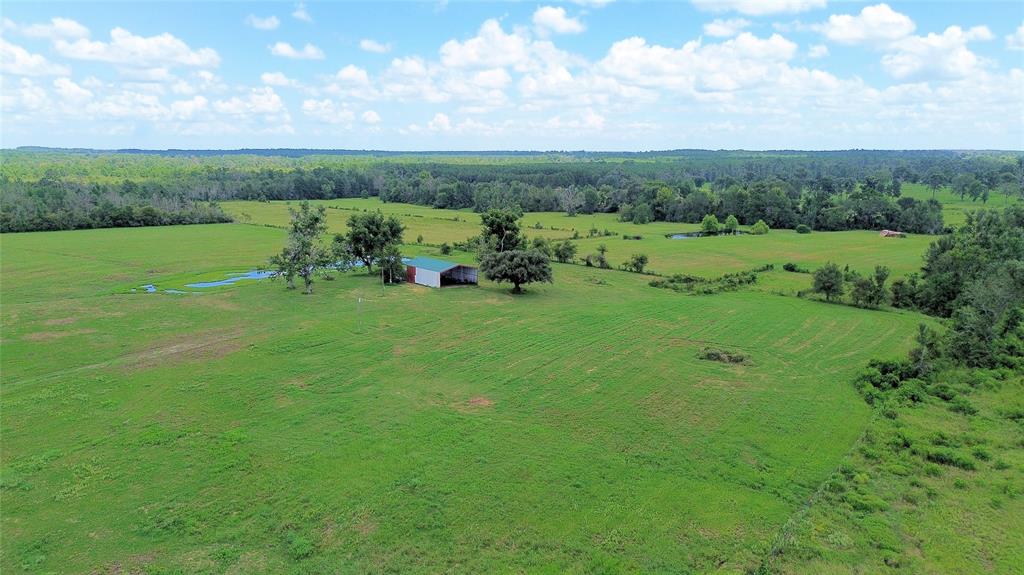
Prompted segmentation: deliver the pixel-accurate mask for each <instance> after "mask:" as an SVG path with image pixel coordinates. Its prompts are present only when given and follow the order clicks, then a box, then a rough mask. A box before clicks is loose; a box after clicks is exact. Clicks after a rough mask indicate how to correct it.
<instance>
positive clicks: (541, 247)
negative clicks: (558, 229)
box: [530, 237, 552, 258]
mask: <svg viewBox="0 0 1024 575" xmlns="http://www.w3.org/2000/svg"><path fill="white" fill-rule="evenodd" d="M530 248H531V249H534V250H537V251H538V252H540V253H542V254H544V255H545V256H547V257H549V258H550V257H551V252H552V248H551V242H550V241H548V239H547V238H541V237H536V238H533V241H531V242H530Z"/></svg>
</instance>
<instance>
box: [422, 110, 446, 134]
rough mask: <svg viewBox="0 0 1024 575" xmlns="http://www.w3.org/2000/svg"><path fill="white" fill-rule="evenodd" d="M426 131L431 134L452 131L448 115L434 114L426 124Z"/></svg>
mask: <svg viewBox="0 0 1024 575" xmlns="http://www.w3.org/2000/svg"><path fill="white" fill-rule="evenodd" d="M427 129H428V130H430V131H432V132H448V131H451V129H452V121H451V119H450V118H448V114H442V113H441V112H438V113H436V114H434V118H433V119H432V120H430V121H429V122H427Z"/></svg>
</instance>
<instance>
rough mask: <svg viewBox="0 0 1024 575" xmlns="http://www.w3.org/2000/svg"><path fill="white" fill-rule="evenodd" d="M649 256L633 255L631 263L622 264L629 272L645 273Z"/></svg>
mask: <svg viewBox="0 0 1024 575" xmlns="http://www.w3.org/2000/svg"><path fill="white" fill-rule="evenodd" d="M647 262H648V259H647V256H646V255H645V254H633V256H632V257H631V258H629V261H628V262H626V263H624V264H622V267H624V268H626V269H627V270H628V271H631V272H636V273H638V274H642V273H644V268H645V267H646V266H647Z"/></svg>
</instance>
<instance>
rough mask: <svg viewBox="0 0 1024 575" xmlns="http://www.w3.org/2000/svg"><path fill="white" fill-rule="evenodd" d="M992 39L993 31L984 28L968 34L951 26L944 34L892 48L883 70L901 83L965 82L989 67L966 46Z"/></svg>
mask: <svg viewBox="0 0 1024 575" xmlns="http://www.w3.org/2000/svg"><path fill="white" fill-rule="evenodd" d="M993 38H994V36H993V34H992V31H991V30H989V29H988V28H987V27H985V26H975V27H973V28H970V29H968V30H964V29H962V28H960V27H959V26H950V27H949V28H946V30H945V31H944V32H943V33H942V34H935V33H931V34H928V35H927V36H909V37H907V38H903V39H901V40H898V41H896V42H894V43H893V44H892V45H891V47H890V49H891V50H892V51H891V52H890V53H888V54H885V55H884V56H882V67H883V68H885V70H886V72H888V73H889V74H891V75H892V76H893V77H894V78H898V79H905V78H910V77H912V76H918V75H922V74H934V75H937V76H940V77H944V78H965V77H967V76H970V75H972V74H974V73H976V72H978V71H980V69H981V68H983V67H985V66H987V65H988V63H987V61H986V60H984V59H982V58H980V57H979V56H977V55H976V54H975V53H974V52H971V51H970V50H969V49H968V48H967V43H968V42H972V41H976V40H992V39H993Z"/></svg>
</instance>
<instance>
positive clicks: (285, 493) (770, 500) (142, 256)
mask: <svg viewBox="0 0 1024 575" xmlns="http://www.w3.org/2000/svg"><path fill="white" fill-rule="evenodd" d="M264 206H265V204H264V205H259V206H255V207H254V208H253V212H256V211H257V210H256V209H255V208H257V207H259V208H262V207H264ZM329 211H332V212H333V210H329ZM255 217H256V216H255V215H254V219H255ZM464 217H465V219H466V220H467V221H468V222H472V219H473V215H472V214H465V216H464ZM424 220H426V218H424ZM336 221H337V220H335V222H336ZM438 221H443V220H438ZM527 221H528V220H527ZM580 221H584V220H583V219H581V220H580ZM452 223H453V224H459V223H458V222H452ZM335 225H337V223H335ZM609 225H612V224H611V222H609ZM424 230H427V227H424ZM452 234H453V235H452V238H453V239H454V237H455V232H452ZM773 234H774V232H773ZM823 235H825V234H812V236H811V239H813V238H814V237H820V236H823ZM766 237H767V238H769V239H770V238H773V237H785V234H778V235H772V234H769V235H768V236H766ZM733 239H741V238H733ZM742 239H745V238H742ZM755 239H756V238H755ZM762 239H763V238H762ZM3 240H4V241H3V246H2V250H3V251H2V258H3V265H4V268H3V271H4V274H3V280H4V281H3V290H4V306H3V310H2V314H3V315H2V320H3V325H4V333H3V353H4V357H3V359H4V369H3V380H2V382H3V386H2V404H3V411H4V442H3V462H4V469H3V487H4V489H5V494H6V495H5V499H4V514H3V531H4V535H5V538H4V539H5V543H4V548H3V556H2V562H3V570H4V571H5V572H11V573H14V572H21V571H53V570H60V571H77V572H88V571H93V570H100V571H104V570H110V569H115V566H116V568H117V569H124V570H145V571H150V572H165V571H181V572H190V573H195V572H223V571H230V572H247V573H251V572H276V571H282V570H297V571H303V572H309V571H317V570H324V569H330V570H332V571H338V570H340V571H344V572H367V571H423V572H437V571H460V572H493V571H495V570H512V571H549V572H563V571H571V572H594V571H608V570H611V571H622V570H624V571H647V572H657V571H663V572H674V571H678V570H679V568H680V567H683V568H685V569H693V570H696V571H702V572H707V571H721V572H743V571H744V570H746V569H749V568H752V567H756V565H757V564H758V563H759V561H760V558H761V556H762V555H763V554H764V553H765V552H766V551H767V550H768V547H769V545H770V542H771V541H772V540H773V538H774V537H775V536H776V534H777V533H778V532H779V530H780V529H781V528H782V527H783V525H784V524H785V523H786V522H787V519H788V518H789V517H790V516H791V515H792V514H793V513H794V512H795V511H797V510H798V509H799V508H800V507H801V506H802V504H803V502H804V501H805V500H806V499H807V497H808V496H809V495H810V494H811V493H812V492H814V491H815V490H816V489H817V487H818V485H819V484H820V483H821V482H822V481H823V480H824V479H825V478H826V477H828V476H829V474H830V473H831V472H832V470H833V469H834V468H835V467H836V466H837V465H839V464H840V462H842V461H843V459H844V457H845V456H846V454H847V452H848V451H849V450H850V448H851V446H853V445H854V443H855V441H856V440H857V438H858V437H859V436H860V435H861V433H862V432H863V429H864V427H865V425H866V424H867V422H868V420H869V414H870V410H869V409H868V406H866V405H865V404H864V402H863V401H862V400H861V399H860V398H859V397H858V396H857V394H856V392H855V391H854V389H853V388H852V387H851V386H850V384H849V382H850V380H851V378H852V377H853V375H854V373H855V372H856V371H857V369H859V367H860V366H862V365H863V364H864V363H865V362H866V361H867V360H868V359H870V358H875V357H898V356H901V355H902V354H904V353H905V352H906V351H907V349H909V346H910V343H911V341H912V340H911V334H912V333H913V331H914V329H915V327H916V325H917V323H918V322H920V321H922V317H923V316H920V315H919V314H916V313H913V312H896V311H865V310H860V309H855V308H852V307H847V306H836V305H829V304H825V303H821V302H818V301H809V300H801V299H797V298H793V297H782V296H778V295H772V294H768V293H762V292H757V291H743V292H737V293H727V294H721V295H717V296H707V297H694V296H685V295H682V294H677V293H674V292H671V291H669V290H659V289H653V288H650V287H648V286H647V285H646V284H647V278H646V277H644V276H641V275H637V274H628V273H624V272H620V271H615V270H595V269H592V268H586V267H582V266H574V265H560V264H555V265H554V267H555V274H556V281H555V283H554V284H553V285H542V286H535V287H531V288H530V289H529V291H528V293H527V294H526V295H524V296H513V295H510V294H509V293H508V290H507V288H505V287H499V286H496V285H494V284H491V283H489V282H485V283H483V284H482V285H481V286H480V287H478V288H463V289H450V290H429V289H427V288H423V287H420V286H414V285H398V286H390V287H387V288H386V289H382V288H381V285H380V283H379V279H375V278H374V277H373V276H367V275H365V274H364V273H362V272H359V271H353V272H349V273H347V274H342V275H341V276H340V278H339V279H337V280H335V281H333V282H319V283H318V284H317V287H316V293H315V294H314V295H311V296H303V295H301V294H298V293H295V292H289V291H287V290H285V289H284V285H283V283H281V282H278V281H273V280H264V281H259V282H242V283H239V284H238V285H236V286H232V287H227V288H217V289H214V290H211V291H210V292H208V293H196V294H177V295H176V294H167V293H162V292H161V293H145V292H144V291H141V290H139V291H136V292H135V293H132V292H131V291H130V289H131V287H132V286H138V285H142V284H147V283H153V284H156V285H157V286H158V287H159V288H161V289H164V288H166V287H176V286H181V285H183V284H184V283H186V282H187V281H191V280H192V279H193V278H204V277H212V276H214V275H217V274H223V273H226V272H232V271H246V270H248V269H252V268H253V267H255V266H257V265H259V264H261V263H262V262H263V261H265V257H266V255H268V254H269V253H272V252H273V251H275V250H276V249H277V248H278V247H279V246H280V244H281V243H282V241H283V240H284V232H283V231H281V230H279V229H276V228H272V227H264V226H259V225H241V224H226V225H207V226H178V227H162V228H143V229H106V230H86V231H71V232H49V233H32V234H14V235H6V236H4V238H3ZM609 241H610V242H623V240H621V239H610V240H609ZM701 241H703V240H700V241H694V242H693V243H692V244H690V243H687V242H685V241H684V242H680V243H671V242H670V241H669V240H666V246H676V245H678V246H680V247H681V248H682V247H688V246H690V245H698V244H700V243H701ZM896 243H904V242H900V241H898V240H897V242H896ZM666 249H668V247H666ZM431 250H432V248H428V247H416V246H406V248H404V249H403V252H404V253H415V252H417V251H423V252H425V253H431ZM458 257H459V258H461V259H464V260H466V261H470V258H471V256H469V255H468V254H462V255H461V256H458ZM813 257H817V256H813ZM680 261H682V260H680ZM751 261H759V260H757V259H756V258H754V259H752V260H751ZM782 273H784V272H772V274H782ZM772 274H768V275H772ZM705 347H715V348H720V349H725V350H731V351H736V352H743V353H745V354H748V355H749V358H750V360H749V362H748V363H746V364H739V365H726V364H721V363H718V362H714V361H708V360H704V359H698V354H699V352H700V351H701V350H702V349H703V348H705ZM300 351H301V353H298V352H300Z"/></svg>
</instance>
